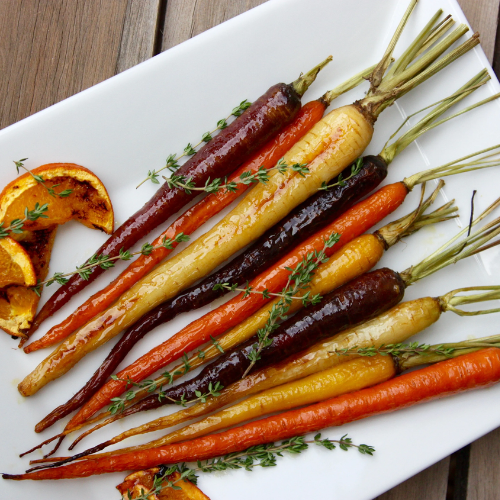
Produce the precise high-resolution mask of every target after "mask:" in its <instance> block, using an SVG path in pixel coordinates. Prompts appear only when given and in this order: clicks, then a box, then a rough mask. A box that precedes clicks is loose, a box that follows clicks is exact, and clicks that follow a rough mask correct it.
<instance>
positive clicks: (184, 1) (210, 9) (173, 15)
mask: <svg viewBox="0 0 500 500" xmlns="http://www.w3.org/2000/svg"><path fill="white" fill-rule="evenodd" d="M265 1H266V0H211V1H207V0H168V3H167V15H166V16H165V26H164V28H163V43H162V50H167V49H169V48H170V47H173V46H174V45H178V44H179V43H181V42H184V41H185V40H188V39H189V38H191V37H193V36H196V35H198V34H200V33H203V32H204V31H206V30H208V29H210V28H212V27H214V26H217V25H218V24H220V23H223V22H224V21H227V20H228V19H231V18H232V17H235V16H237V15H238V14H242V13H243V12H246V11H247V10H249V9H251V8H253V7H256V6H257V5H260V4H262V3H264V2H265Z"/></svg>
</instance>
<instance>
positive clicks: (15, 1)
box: [0, 0, 500, 500]
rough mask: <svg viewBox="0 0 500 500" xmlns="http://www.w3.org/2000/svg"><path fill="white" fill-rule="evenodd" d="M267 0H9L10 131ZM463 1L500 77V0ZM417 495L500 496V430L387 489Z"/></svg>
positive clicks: (399, 496) (5, 65)
mask: <svg viewBox="0 0 500 500" xmlns="http://www.w3.org/2000/svg"><path fill="white" fill-rule="evenodd" d="M264 1H266V0H0V129H1V128H3V127H6V126H7V125H10V124H12V123H15V122H17V121H19V120H21V119H23V118H25V117H26V116H29V115H31V114H33V113H35V112H37V111H40V110H41V109H44V108H46V107H47V106H50V105H52V104H54V103H56V102H58V101H60V100H62V99H65V98H66V97H69V96H71V95H73V94H75V93H77V92H80V91H81V90H83V89H86V88H87V87H90V86H91V85H95V84H96V83H99V82H101V81H102V80H105V79H106V78H109V77H111V76H113V75H115V74H117V73H120V72H121V71H123V70H125V69H127V68H130V67H131V66H134V65H136V64H138V63H140V62H142V61H144V60H146V59H148V58H150V57H152V56H154V55H156V54H158V53H160V52H162V51H164V50H166V49H168V48H170V47H173V46H174V45H177V44H178V43H180V42H183V41H184V40H187V39H188V38H191V37H192V36H195V35H197V34H199V33H201V32H203V31H205V30H207V29H208V28H211V27H212V26H215V25H217V24H219V23H222V22H223V21H226V20H228V19H230V18H232V17H234V16H236V15H238V14H241V13H242V12H245V11H246V10H248V9H251V8H253V7H255V6H257V5H259V4H261V3H263V2H264ZM305 1H307V0H305ZM379 1H380V0H379ZM459 3H460V4H461V6H462V8H463V10H464V12H465V14H466V16H467V18H468V19H469V22H470V23H471V25H472V27H473V28H474V30H477V31H480V32H481V38H482V44H483V48H484V50H485V52H486V55H487V56H488V57H489V59H490V61H493V68H494V69H495V71H496V72H497V75H499V74H500V36H497V21H498V13H499V3H500V0H459ZM430 446H431V444H430ZM413 499H415V500H417V499H425V500H444V499H447V500H465V499H467V500H494V499H500V429H497V430H496V431H493V432H492V433H490V434H488V435H487V436H485V437H483V438H482V439H479V440H478V441H476V442H474V443H472V444H471V445H470V446H467V447H465V448H463V449H461V450H459V451H458V452H456V453H454V454H453V455H451V456H450V457H448V458H446V459H444V460H442V461H441V462H439V463H437V464H435V465H433V466H432V467H429V468H428V469H427V470H425V471H423V472H421V473H420V474H417V475H416V476H414V477H413V478H411V479H409V480H408V481H406V482H404V483H402V484H400V485H399V486H397V487H396V488H394V489H392V490H391V491H389V492H387V493H385V494H384V495H382V496H380V497H378V500H413Z"/></svg>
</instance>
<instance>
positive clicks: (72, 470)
mask: <svg viewBox="0 0 500 500" xmlns="http://www.w3.org/2000/svg"><path fill="white" fill-rule="evenodd" d="M499 380H500V350H499V349H497V348H489V349H483V350H480V351H477V352H474V353H471V354H467V355H464V356H460V357H458V358H454V359H450V360H447V361H443V362H441V363H437V364H435V365H431V366H429V367H426V368H422V369H420V370H416V371H412V372H410V373H407V374H404V375H401V376H399V377H396V378H394V379H391V380H388V381H387V382H383V383H382V384H378V385H376V386H374V387H371V388H367V389H363V390H361V391H357V392H354V393H351V394H346V395H343V396H339V397H337V398H333V399H329V400H327V401H324V402H322V403H317V404H314V405H311V406H307V407H305V408H301V409H298V410H292V411H288V412H284V413H281V414H279V415H275V416H271V417H268V418H265V419H263V420H258V421H256V422H251V423H248V424H246V425H243V426H240V427H235V428H233V429H230V430H227V431H225V432H221V433H219V434H214V435H210V436H205V437H201V438H198V439H194V440H192V441H186V442H183V443H177V444H171V445H168V446H163V447H160V448H152V449H148V450H145V451H139V452H131V453H124V454H121V455H117V456H113V457H106V458H101V459H98V460H85V461H81V462H76V463H73V464H70V465H66V466H63V467H56V468H52V469H44V470H40V471H36V472H32V473H28V474H19V475H13V474H4V475H3V478H4V479H14V480H26V479H32V480H44V479H70V478H77V477H87V476H91V475H95V474H105V473H109V472H119V471H126V470H130V469H145V468H149V467H154V466H156V465H158V464H173V463H177V462H192V461H196V460H204V459H207V458H211V457H215V456H218V455H222V454H226V453H233V452H237V451H241V450H244V449H246V448H248V447H250V446H256V445H259V444H263V443H269V442H273V441H277V440H281V439H287V438H290V437H293V436H296V435H300V434H305V433H308V432H314V431H318V430H320V429H324V428H325V427H332V426H340V425H343V424H345V423H348V422H352V421H355V420H360V419H362V418H367V417H370V416H372V415H378V414H382V413H387V412H391V411H395V410H398V409H402V408H406V407H409V406H413V405H415V404H418V403H423V402H426V401H431V400H434V399H438V398H443V397H446V396H451V395H454V394H458V393H460V392H464V391H467V390H471V389H477V388H481V387H488V386H491V385H493V384H495V383H496V382H498V381H499Z"/></svg>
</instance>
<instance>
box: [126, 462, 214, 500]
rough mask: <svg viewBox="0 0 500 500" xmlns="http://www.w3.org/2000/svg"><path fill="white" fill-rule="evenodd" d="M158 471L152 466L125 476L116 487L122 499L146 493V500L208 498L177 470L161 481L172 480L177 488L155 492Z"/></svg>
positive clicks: (202, 499) (141, 496)
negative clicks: (182, 477) (155, 479)
mask: <svg viewBox="0 0 500 500" xmlns="http://www.w3.org/2000/svg"><path fill="white" fill-rule="evenodd" d="M159 471H160V469H158V468H154V469H147V470H142V471H139V472H134V473H133V474H130V475H129V476H127V477H126V478H125V480H124V481H123V483H120V484H119V485H118V486H117V487H116V489H117V490H118V491H119V492H120V493H121V494H122V498H123V500H129V499H132V500H133V499H135V498H139V497H140V498H144V496H145V495H147V494H148V493H151V494H150V495H149V496H148V497H147V498H148V500H210V498H208V497H207V495H205V494H204V493H203V492H202V491H201V490H200V489H199V488H198V487H197V486H195V485H194V484H193V483H191V482H189V481H187V480H184V479H180V477H181V475H180V474H179V473H178V472H174V473H173V474H170V476H168V477H166V478H165V480H164V482H163V483H162V484H164V485H167V483H168V482H169V481H172V482H173V483H175V486H176V487H177V488H178V489H173V488H168V487H166V488H162V489H160V490H159V491H158V490H157V491H156V492H155V491H154V489H155V488H154V478H155V474H157V473H158V472H159ZM160 488H161V486H160Z"/></svg>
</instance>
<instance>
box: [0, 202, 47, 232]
mask: <svg viewBox="0 0 500 500" xmlns="http://www.w3.org/2000/svg"><path fill="white" fill-rule="evenodd" d="M48 208H49V205H48V204H47V203H44V204H43V205H40V204H39V203H35V208H34V209H33V210H28V207H26V208H25V209H24V217H23V218H22V219H14V220H12V221H10V224H9V225H8V226H7V227H3V224H4V223H3V222H0V239H2V238H6V237H7V236H9V235H11V234H20V233H22V232H23V227H24V223H25V222H27V221H35V220H37V219H47V218H48V215H45V212H46V211H47V210H48Z"/></svg>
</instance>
